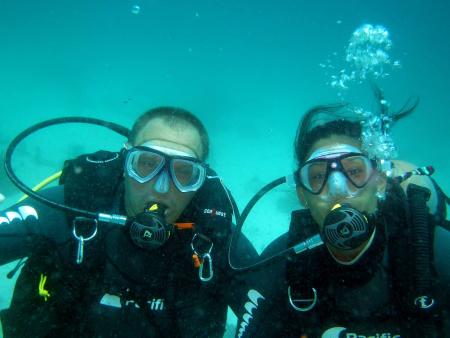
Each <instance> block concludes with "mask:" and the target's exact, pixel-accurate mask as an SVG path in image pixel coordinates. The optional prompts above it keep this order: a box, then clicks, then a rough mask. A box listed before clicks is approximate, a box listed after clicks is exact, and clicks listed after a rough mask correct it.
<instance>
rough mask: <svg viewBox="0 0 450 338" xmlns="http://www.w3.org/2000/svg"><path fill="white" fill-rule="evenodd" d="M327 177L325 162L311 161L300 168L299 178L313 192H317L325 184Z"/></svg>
mask: <svg viewBox="0 0 450 338" xmlns="http://www.w3.org/2000/svg"><path fill="white" fill-rule="evenodd" d="M326 178H327V162H326V161H317V162H311V163H308V164H306V165H304V166H303V167H302V169H301V170H300V180H301V182H302V184H303V185H304V186H305V188H306V189H308V190H309V191H310V192H312V193H313V194H317V193H319V191H320V190H321V189H322V187H323V185H324V184H325V180H326Z"/></svg>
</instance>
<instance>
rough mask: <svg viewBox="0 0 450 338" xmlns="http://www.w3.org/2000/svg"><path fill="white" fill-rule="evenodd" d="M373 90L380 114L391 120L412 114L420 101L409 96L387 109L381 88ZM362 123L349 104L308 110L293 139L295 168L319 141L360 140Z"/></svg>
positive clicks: (374, 87) (375, 87) (304, 159)
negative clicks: (395, 108)
mask: <svg viewBox="0 0 450 338" xmlns="http://www.w3.org/2000/svg"><path fill="white" fill-rule="evenodd" d="M373 90H374V94H375V98H376V100H377V103H378V110H379V113H380V115H381V116H392V120H393V121H397V120H399V119H400V118H402V117H404V116H407V115H409V114H410V113H412V112H413V111H414V109H415V108H416V107H417V105H418V103H419V100H418V98H417V97H414V98H409V99H408V100H407V102H406V103H405V104H404V105H403V107H402V108H401V109H400V110H399V111H397V112H389V109H388V105H387V104H386V101H385V99H384V96H383V92H382V91H381V89H380V88H378V87H377V86H375V85H374V86H373ZM361 122H362V120H361V117H360V116H358V115H357V114H356V113H355V111H354V109H352V108H351V107H350V105H349V104H348V103H337V104H330V105H321V106H316V107H313V108H311V109H310V110H308V111H307V112H306V114H305V115H304V116H303V117H302V119H301V120H300V123H299V125H298V128H297V134H296V137H295V141H294V149H295V158H296V160H297V167H300V166H301V165H303V164H304V162H305V161H306V156H307V155H308V152H309V151H310V149H311V147H312V146H313V144H314V143H315V142H317V141H318V140H321V139H324V138H328V137H330V136H332V135H338V136H339V135H343V136H348V137H351V138H353V139H355V140H359V141H360V140H361V134H362V127H361Z"/></svg>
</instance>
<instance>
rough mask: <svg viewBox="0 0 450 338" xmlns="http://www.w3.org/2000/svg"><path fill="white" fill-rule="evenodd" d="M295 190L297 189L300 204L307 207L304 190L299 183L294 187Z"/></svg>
mask: <svg viewBox="0 0 450 338" xmlns="http://www.w3.org/2000/svg"><path fill="white" fill-rule="evenodd" d="M295 190H296V191H297V197H298V200H299V201H300V204H301V205H302V206H304V207H305V208H308V202H307V201H306V198H305V191H304V190H303V188H302V187H301V186H300V185H297V188H295Z"/></svg>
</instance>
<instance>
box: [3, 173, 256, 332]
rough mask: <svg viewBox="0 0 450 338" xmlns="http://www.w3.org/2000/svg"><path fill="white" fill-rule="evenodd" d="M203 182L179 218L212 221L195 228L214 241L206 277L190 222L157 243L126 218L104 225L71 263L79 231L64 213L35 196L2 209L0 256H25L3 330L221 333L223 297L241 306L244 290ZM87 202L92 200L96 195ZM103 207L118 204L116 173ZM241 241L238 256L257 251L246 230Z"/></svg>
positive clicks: (54, 194)
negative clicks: (136, 233) (149, 246)
mask: <svg viewBox="0 0 450 338" xmlns="http://www.w3.org/2000/svg"><path fill="white" fill-rule="evenodd" d="M207 182H208V181H207ZM206 184H207V183H205V185H206ZM202 190H204V189H203V187H202V189H200V190H199V191H198V192H197V194H196V197H194V200H193V201H192V202H191V204H190V205H189V206H188V207H187V209H186V211H185V212H184V213H183V215H182V216H181V218H183V219H182V220H183V221H189V222H197V220H196V219H195V218H196V217H197V216H198V215H204V214H209V215H208V217H212V218H214V219H213V220H212V222H211V224H210V225H212V226H213V228H212V229H211V226H210V229H209V232H208V230H205V231H203V232H202V233H203V234H205V235H206V236H209V238H211V240H212V241H213V242H214V247H213V249H212V252H211V256H212V263H213V265H212V267H213V272H214V276H213V278H212V279H211V281H209V282H202V281H200V280H199V270H198V268H196V267H195V266H194V263H193V259H192V249H191V247H190V241H191V239H192V236H193V230H192V229H187V230H177V231H175V233H174V234H173V236H172V238H170V239H169V241H168V242H167V243H165V244H164V245H163V246H162V247H160V248H158V249H155V250H154V251H148V252H147V251H144V250H142V249H140V248H138V247H137V246H135V245H134V244H133V243H132V242H131V240H130V237H129V233H128V232H127V231H126V230H125V229H124V228H122V227H120V226H117V225H102V226H101V227H100V228H99V234H98V235H97V236H96V237H95V238H94V239H92V240H91V241H86V242H85V243H84V255H83V257H84V259H83V262H82V264H77V263H76V255H77V252H78V251H77V250H78V241H77V240H75V239H74V237H73V234H72V228H71V227H70V226H69V225H68V224H67V222H68V219H69V218H68V217H67V214H65V213H64V212H62V211H59V210H56V209H54V208H50V207H48V206H46V205H42V204H41V203H39V202H37V201H34V200H32V199H28V200H26V201H24V202H22V203H20V204H18V205H15V206H12V207H11V208H8V209H7V210H4V211H3V212H2V213H0V265H1V264H5V263H8V262H11V261H13V260H16V259H19V258H21V257H28V261H27V262H26V263H25V265H24V267H23V268H22V271H21V274H20V276H19V277H18V280H17V283H16V286H15V290H14V295H13V299H12V302H11V307H10V308H9V309H6V310H3V311H2V312H1V314H0V318H1V321H2V324H3V331H4V336H5V337H30V336H32V337H222V336H223V333H224V330H225V323H226V314H227V305H229V306H230V307H231V308H232V309H233V310H235V311H238V310H239V308H240V306H239V304H240V301H241V297H242V295H244V296H245V294H246V291H245V290H243V289H242V288H243V284H242V281H241V280H240V279H239V277H238V276H235V275H233V274H232V273H231V271H230V269H229V268H228V264H227V254H226V247H227V243H228V237H227V231H228V230H227V231H224V229H229V228H230V226H231V213H230V210H229V209H227V210H221V209H220V206H218V209H216V210H213V212H211V209H204V206H202V203H200V202H199V201H200V200H201V197H202V196H201V194H202ZM42 194H43V195H45V196H46V197H48V199H51V200H52V201H56V202H60V203H64V200H66V201H67V196H66V199H65V198H64V194H65V192H64V188H63V186H59V187H56V188H51V189H48V190H46V191H43V192H42ZM208 194H209V195H208V197H209V198H208V199H207V201H209V200H210V199H213V197H214V196H213V195H214V192H211V191H209V192H208ZM199 198H200V199H199ZM84 202H86V201H84ZM88 202H89V203H90V204H91V206H92V203H93V204H94V205H95V203H97V202H98V201H96V198H93V199H92V200H91V201H88ZM99 203H100V204H102V203H103V204H104V201H100V202H99ZM25 205H26V206H27V207H26V208H23V206H25ZM208 208H211V207H210V206H209V207H208ZM102 211H103V212H107V211H108V212H110V213H115V214H121V215H124V214H125V210H124V203H123V183H122V184H119V188H118V189H117V191H116V192H115V195H114V198H113V199H112V201H111V203H110V206H109V208H104V210H102ZM220 211H222V213H220ZM196 215H197V216H196ZM193 218H194V219H193ZM197 229H198V228H197ZM221 229H222V230H221ZM215 231H216V232H217V233H218V234H219V235H218V236H215V235H214V232H215ZM220 234H222V235H223V236H220ZM86 237H87V235H86ZM86 237H85V238H86ZM222 237H223V238H222ZM239 247H240V249H239V252H240V253H239V254H238V256H239V257H241V258H242V259H244V260H247V259H248V260H251V259H252V257H255V256H256V255H257V253H256V251H255V250H254V248H253V247H252V246H251V244H250V243H249V242H248V241H247V240H243V241H241V243H240V245H239Z"/></svg>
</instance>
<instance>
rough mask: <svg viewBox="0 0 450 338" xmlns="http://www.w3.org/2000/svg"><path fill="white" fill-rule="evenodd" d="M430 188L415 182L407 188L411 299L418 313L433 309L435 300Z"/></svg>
mask: <svg viewBox="0 0 450 338" xmlns="http://www.w3.org/2000/svg"><path fill="white" fill-rule="evenodd" d="M430 194H431V193H430V190H429V189H427V188H424V187H421V186H418V185H415V184H409V185H408V189H407V195H408V201H409V206H410V215H411V246H412V253H413V255H412V256H413V266H414V267H413V274H412V278H413V283H414V284H413V285H414V289H413V290H414V293H415V294H413V295H412V298H413V299H411V300H412V301H413V304H414V309H415V310H416V311H417V312H418V313H428V312H430V311H432V310H433V308H434V305H435V300H434V298H433V296H432V271H431V255H432V249H430V248H431V243H432V235H433V234H432V229H431V227H430V225H429V222H428V207H427V201H428V199H429V198H430Z"/></svg>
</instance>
